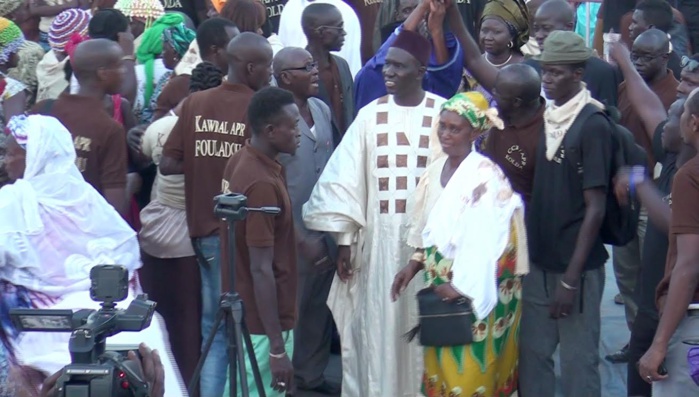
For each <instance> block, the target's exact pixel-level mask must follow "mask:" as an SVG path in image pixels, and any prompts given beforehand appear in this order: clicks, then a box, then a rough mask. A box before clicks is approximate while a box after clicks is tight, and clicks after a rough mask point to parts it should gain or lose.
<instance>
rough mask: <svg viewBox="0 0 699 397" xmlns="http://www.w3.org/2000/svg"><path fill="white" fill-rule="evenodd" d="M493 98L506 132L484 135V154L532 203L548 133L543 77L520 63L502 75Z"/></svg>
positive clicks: (493, 131) (498, 131) (495, 87)
mask: <svg viewBox="0 0 699 397" xmlns="http://www.w3.org/2000/svg"><path fill="white" fill-rule="evenodd" d="M493 97H494V98H495V100H496V102H497V104H498V110H499V111H500V115H501V116H502V118H503V120H505V122H506V123H505V129H504V130H502V131H500V130H497V129H495V128H493V129H491V130H490V131H489V132H488V134H487V135H484V136H483V138H482V139H483V142H482V144H481V145H479V147H480V148H481V151H482V152H483V153H484V154H485V155H487V156H488V157H490V158H491V159H492V160H493V161H494V162H496V163H497V164H498V165H499V166H500V168H502V171H503V172H504V173H505V175H506V176H507V178H508V179H509V180H510V183H511V184H512V188H513V189H514V190H515V191H516V192H517V193H519V194H521V195H522V198H523V199H524V202H525V203H526V204H528V203H529V199H531V195H532V188H533V184H534V169H535V161H536V148H537V147H538V145H539V142H540V140H541V137H542V134H543V131H544V110H545V109H546V100H545V99H544V98H542V97H541V78H540V77H539V73H537V72H536V69H534V68H533V67H531V66H529V65H526V64H523V63H516V64H513V65H509V66H505V67H504V68H502V69H501V70H500V72H498V75H497V78H496V80H495V86H494V87H493Z"/></svg>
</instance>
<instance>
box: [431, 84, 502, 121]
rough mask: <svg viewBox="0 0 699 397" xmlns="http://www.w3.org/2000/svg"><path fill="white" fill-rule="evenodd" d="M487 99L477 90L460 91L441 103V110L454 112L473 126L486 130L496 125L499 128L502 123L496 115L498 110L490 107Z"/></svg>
mask: <svg viewBox="0 0 699 397" xmlns="http://www.w3.org/2000/svg"><path fill="white" fill-rule="evenodd" d="M489 106H490V105H489V104H488V100H487V99H485V97H484V96H483V94H481V93H480V92H477V91H468V92H460V93H458V94H456V95H454V96H453V97H451V99H449V100H448V101H446V102H444V104H443V105H442V110H443V111H444V110H448V111H450V112H454V113H456V114H458V115H459V116H461V117H463V118H465V119H466V120H468V122H469V123H470V124H471V126H473V128H475V129H478V130H487V129H488V128H490V127H496V128H497V129H499V130H501V129H503V128H504V126H505V125H504V123H503V122H502V120H501V119H500V118H499V117H498V110H497V109H495V108H490V107H489Z"/></svg>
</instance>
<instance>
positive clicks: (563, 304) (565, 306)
mask: <svg viewBox="0 0 699 397" xmlns="http://www.w3.org/2000/svg"><path fill="white" fill-rule="evenodd" d="M568 285H572V284H568ZM576 292H577V291H570V290H568V289H566V288H565V287H563V285H562V284H561V283H558V285H556V293H555V295H554V297H553V302H551V306H549V315H550V316H551V318H554V319H560V318H565V317H567V316H568V315H569V314H570V313H571V311H572V310H573V301H574V300H575V294H576Z"/></svg>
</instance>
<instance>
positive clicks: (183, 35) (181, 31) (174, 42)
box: [163, 24, 197, 58]
mask: <svg viewBox="0 0 699 397" xmlns="http://www.w3.org/2000/svg"><path fill="white" fill-rule="evenodd" d="M196 38H197V34H196V33H195V32H194V31H193V30H192V29H188V28H187V27H186V26H184V24H180V25H177V26H173V27H171V28H167V29H165V30H164V31H163V41H164V42H166V43H168V44H170V46H171V47H172V48H173V49H174V50H175V52H176V53H177V55H179V56H180V58H182V57H183V56H184V54H185V53H186V52H187V49H189V45H190V44H191V43H192V41H194V39H196Z"/></svg>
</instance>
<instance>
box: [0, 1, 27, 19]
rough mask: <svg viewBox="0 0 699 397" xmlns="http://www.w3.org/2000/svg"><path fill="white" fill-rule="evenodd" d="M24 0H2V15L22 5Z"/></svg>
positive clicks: (0, 2)
mask: <svg viewBox="0 0 699 397" xmlns="http://www.w3.org/2000/svg"><path fill="white" fill-rule="evenodd" d="M23 2H24V0H2V1H0V16H3V17H4V16H5V15H7V14H9V13H11V12H13V11H14V10H16V9H18V8H19V6H21V5H22V3H23Z"/></svg>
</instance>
